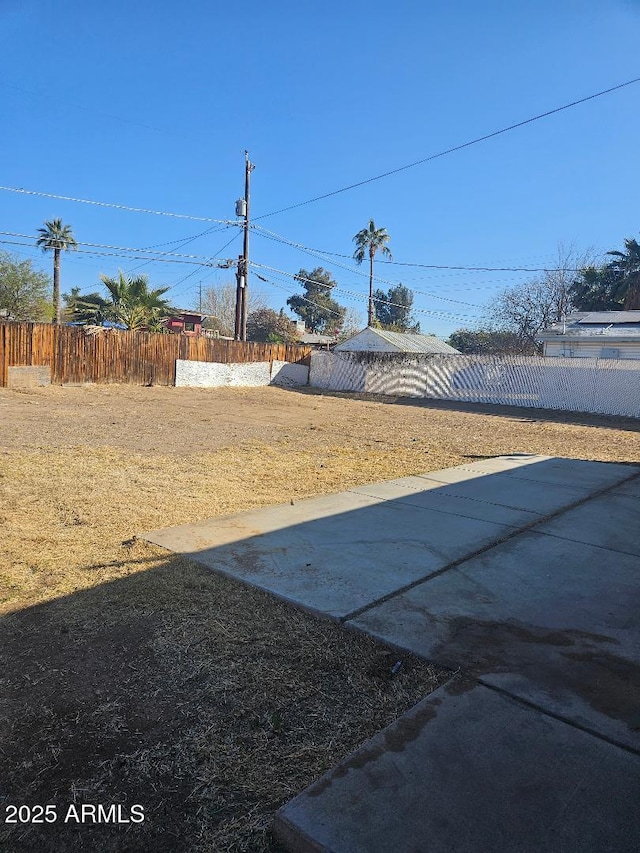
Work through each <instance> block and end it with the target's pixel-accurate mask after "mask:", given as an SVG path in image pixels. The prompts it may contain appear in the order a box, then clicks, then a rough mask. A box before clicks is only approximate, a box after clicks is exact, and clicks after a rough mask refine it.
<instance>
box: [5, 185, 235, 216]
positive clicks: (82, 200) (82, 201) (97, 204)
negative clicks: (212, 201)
mask: <svg viewBox="0 0 640 853" xmlns="http://www.w3.org/2000/svg"><path fill="white" fill-rule="evenodd" d="M0 190H3V191H5V192H11V193H21V194H22V195H34V196H40V197H42V198H55V199H59V200H60V201H73V202H76V203H77V204H90V205H94V206H95V207H111V208H115V209H116V210H127V211H130V212H132V213H149V214H152V215H153V216H170V217H173V218H175V219H192V220H195V221H196V222H217V223H220V224H224V225H234V224H236V223H237V220H234V219H213V218H212V217H210V216H193V215H191V214H190V213H173V212H171V211H168V210H151V209H150V208H146V207H130V206H129V205H126V204H115V203H113V202H109V201H95V200H93V199H88V198H73V197H71V196H66V195H58V194H56V193H46V192H42V191H40V190H25V189H24V188H23V187H3V186H0Z"/></svg>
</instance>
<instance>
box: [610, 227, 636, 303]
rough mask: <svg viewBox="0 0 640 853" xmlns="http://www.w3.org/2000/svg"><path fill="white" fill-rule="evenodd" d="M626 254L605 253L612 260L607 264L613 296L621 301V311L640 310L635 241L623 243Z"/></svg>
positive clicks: (629, 240)
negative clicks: (612, 283) (611, 280)
mask: <svg viewBox="0 0 640 853" xmlns="http://www.w3.org/2000/svg"><path fill="white" fill-rule="evenodd" d="M624 247H625V249H626V252H616V251H612V252H607V254H608V255H611V256H612V257H613V258H614V260H613V261H611V263H609V264H607V267H606V269H607V270H608V271H609V273H610V274H611V276H612V278H613V282H614V295H615V297H616V298H617V299H621V300H623V306H622V307H623V309H624V310H625V311H633V310H638V309H640V243H638V241H637V240H632V239H627V240H625V241H624Z"/></svg>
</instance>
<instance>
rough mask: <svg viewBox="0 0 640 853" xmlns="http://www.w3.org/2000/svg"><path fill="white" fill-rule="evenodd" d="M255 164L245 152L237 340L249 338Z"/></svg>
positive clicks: (240, 203) (238, 211)
mask: <svg viewBox="0 0 640 853" xmlns="http://www.w3.org/2000/svg"><path fill="white" fill-rule="evenodd" d="M254 169H255V165H254V164H253V163H252V162H251V161H250V160H249V152H248V151H245V152H244V198H241V199H238V201H237V202H236V216H242V217H243V218H244V226H243V227H244V242H243V246H242V255H241V256H240V257H239V258H238V272H237V274H236V282H237V287H236V327H235V335H234V337H235V339H236V340H237V341H246V340H247V314H248V309H249V300H248V297H247V289H248V285H249V200H250V195H251V172H253V170H254Z"/></svg>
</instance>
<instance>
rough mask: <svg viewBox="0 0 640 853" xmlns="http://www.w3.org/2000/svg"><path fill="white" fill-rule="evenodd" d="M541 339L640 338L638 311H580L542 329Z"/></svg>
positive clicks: (639, 313)
mask: <svg viewBox="0 0 640 853" xmlns="http://www.w3.org/2000/svg"><path fill="white" fill-rule="evenodd" d="M539 337H540V339H541V340H543V341H544V340H552V339H554V338H571V339H572V340H573V339H575V338H598V339H601V338H603V337H604V338H615V339H623V338H625V339H629V338H631V339H634V340H640V311H592V312H587V311H582V312H579V313H577V314H570V315H569V316H568V317H567V319H566V320H565V321H564V322H563V323H554V324H553V325H552V326H550V327H549V328H548V329H543V330H542V331H541V332H540V334H539Z"/></svg>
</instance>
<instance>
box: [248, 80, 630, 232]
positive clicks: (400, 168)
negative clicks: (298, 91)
mask: <svg viewBox="0 0 640 853" xmlns="http://www.w3.org/2000/svg"><path fill="white" fill-rule="evenodd" d="M638 82H640V77H634V78H633V79H632V80H627V81H626V82H624V83H619V84H618V85H617V86H611V87H610V88H608V89H603V90H602V91H601V92H595V93H594V94H592V95H587V96H586V97H585V98H579V99H578V100H577V101H571V103H569V104H563V105H562V106H561V107H555V109H552V110H547V111H546V112H544V113H539V114H538V115H535V116H531V118H527V119H524V120H523V121H518V122H515V124H510V125H509V126H508V127H503V128H500V130H494V131H493V132H492V133H486V134H484V136H478V137H476V138H475V139H471V140H469V141H468V142H463V143H461V144H460V145H454V146H452V147H451V148H447V149H445V150H444V151H439V152H438V153H437V154H430V155H429V156H428V157H422V158H421V159H420V160H414V161H413V162H412V163H407V164H405V165H404V166H398V167H397V168H396V169H389V170H388V171H386V172H382V173H381V174H379V175H374V176H373V177H371V178H365V179H364V180H362V181H357V182H355V183H353V184H349V185H348V186H345V187H340V188H339V189H337V190H332V191H331V192H327V193H323V194H322V195H318V196H314V197H313V198H309V199H307V200H306V201H300V202H298V203H297V204H290V205H289V206H288V207H282V208H280V209H279V210H272V211H271V212H270V213H263V214H262V215H261V216H254V217H253V219H254V221H255V220H257V219H266V218H267V217H269V216H276V215H277V214H279V213H285V212H286V211H288V210H295V209H296V208H299V207H304V206H305V205H307V204H313V203H314V202H316V201H322V200H323V199H325V198H331V197H332V196H335V195H339V194H340V193H345V192H347V191H348V190H353V189H356V188H357V187H363V186H365V185H366V184H371V183H373V182H374V181H380V180H382V178H388V177H389V176H391V175H397V174H398V173H399V172H404V171H406V170H407V169H413V168H414V167H415V166H421V165H422V164H423V163H429V162H430V161H431V160H437V159H438V158H439V157H445V156H446V155H447V154H453V153H454V152H456V151H462V150H463V149H464V148H470V147H471V146H472V145H478V144H479V143H480V142H486V140H487V139H493V138H495V137H496V136H501V135H502V134H503V133H509V132H510V131H512V130H516V129H517V128H519V127H524V126H525V125H527V124H532V123H533V122H535V121H540V120H541V119H543V118H548V116H552V115H555V114H557V113H561V112H564V110H569V109H571V108H572V107H576V106H578V105H579V104H584V103H586V102H587V101H593V100H594V99H595V98H601V97H602V96H604V95H609V94H610V93H611V92H616V91H618V90H619V89H624V88H625V87H626V86H632V85H633V84H634V83H638Z"/></svg>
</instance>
